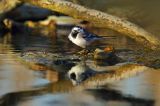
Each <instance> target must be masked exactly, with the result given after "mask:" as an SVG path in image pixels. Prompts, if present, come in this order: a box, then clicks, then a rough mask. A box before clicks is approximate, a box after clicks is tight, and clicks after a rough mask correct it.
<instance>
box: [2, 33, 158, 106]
mask: <svg viewBox="0 0 160 106" xmlns="http://www.w3.org/2000/svg"><path fill="white" fill-rule="evenodd" d="M99 32H100V33H105V32H101V31H99ZM22 34H23V35H24V36H23V37H22ZM42 39H43V40H42ZM121 39H124V40H125V41H126V42H128V41H130V40H129V39H126V38H121ZM114 40H116V41H117V42H116V43H113V45H114V46H115V47H116V48H117V49H119V50H121V51H126V50H127V49H129V48H133V47H134V46H136V44H135V43H134V42H133V43H130V45H128V43H127V45H126V42H123V43H122V42H119V43H118V41H119V39H110V40H108V42H110V43H111V42H112V41H114ZM53 41H55V42H56V43H55V42H53ZM120 41H121V40H120ZM62 43H63V44H64V43H65V44H67V45H71V46H72V43H69V42H68V41H67V40H66V37H65V36H64V37H62V38H61V37H60V38H58V40H53V39H49V38H47V37H43V36H34V35H27V34H24V33H21V34H16V35H14V37H13V35H11V34H9V33H8V34H6V35H5V36H4V37H2V38H1V42H0V48H1V49H0V73H1V74H0V83H1V86H0V89H1V90H0V95H1V103H2V105H3V106H4V105H5V106H27V105H29V106H51V105H56V106H64V105H68V106H71V105H73V106H75V105H77V106H88V105H89V106H105V105H111V106H119V105H121V106H130V105H138V106H152V105H156V106H158V105H159V102H158V101H159V96H158V95H159V93H160V92H159V87H160V85H159V84H158V82H159V80H160V78H159V77H158V75H159V71H158V70H154V69H151V68H148V67H145V66H141V65H136V64H126V63H124V64H120V65H118V66H105V65H104V66H100V65H96V64H95V63H94V61H92V60H87V61H85V62H84V61H75V64H72V65H59V63H58V64H57V63H56V65H55V66H52V68H49V67H46V66H43V65H41V64H28V63H27V64H25V63H24V62H21V59H22V58H19V56H20V55H22V53H33V54H36V56H37V58H38V55H40V54H41V53H42V55H44V54H47V53H50V54H57V53H58V54H61V55H62V56H64V55H68V56H70V57H69V58H71V57H73V56H72V55H73V52H68V51H70V50H71V51H74V50H76V48H77V47H76V46H73V48H72V49H70V48H69V47H65V48H64V49H60V48H59V47H60V45H61V44H62ZM103 44H104V43H103ZM117 44H118V45H117ZM102 46H104V45H102ZM127 52H128V53H129V52H130V51H127ZM38 53H39V54H38ZM43 53H44V54H43ZM47 55H48V56H50V55H49V54H47ZM32 56H33V57H32V58H35V57H34V55H32ZM44 57H45V56H44ZM28 58H30V57H29V55H28ZM46 58H47V57H46ZM35 59H36V58H35ZM40 60H41V59H40ZM42 61H43V60H42ZM69 61H71V60H69ZM31 62H32V61H31V60H30V61H29V63H31ZM48 64H50V63H48ZM65 64H66V63H65ZM125 64H126V65H125ZM112 70H116V71H112ZM71 73H74V74H75V76H76V78H75V79H69V76H70V74H71ZM97 73H98V74H97ZM13 98H14V99H13Z"/></svg>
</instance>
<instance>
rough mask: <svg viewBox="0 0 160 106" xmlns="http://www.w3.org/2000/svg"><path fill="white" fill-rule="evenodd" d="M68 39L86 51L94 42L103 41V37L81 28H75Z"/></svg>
mask: <svg viewBox="0 0 160 106" xmlns="http://www.w3.org/2000/svg"><path fill="white" fill-rule="evenodd" d="M68 38H69V40H70V41H72V42H73V43H74V44H76V45H77V46H80V47H81V48H84V49H86V48H87V47H88V46H89V45H90V44H92V43H93V42H94V41H97V40H100V39H102V37H100V36H97V35H95V34H93V33H90V32H88V31H87V30H85V29H84V28H82V27H80V26H75V27H73V28H72V30H71V33H70V34H69V36H68Z"/></svg>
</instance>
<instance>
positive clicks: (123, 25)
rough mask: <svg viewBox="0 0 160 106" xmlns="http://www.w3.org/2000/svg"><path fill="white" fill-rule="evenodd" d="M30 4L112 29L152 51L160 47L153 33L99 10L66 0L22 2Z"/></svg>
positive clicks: (31, 0)
mask: <svg viewBox="0 0 160 106" xmlns="http://www.w3.org/2000/svg"><path fill="white" fill-rule="evenodd" d="M20 1H23V2H28V3H30V4H33V5H36V6H40V7H44V8H47V9H50V10H54V11H57V12H61V13H64V14H66V15H69V16H72V17H74V18H78V19H83V20H86V21H89V22H91V23H92V24H94V25H96V26H101V27H106V28H110V29H112V30H115V31H118V32H120V33H123V34H125V35H126V36H129V37H130V38H133V39H135V40H136V41H137V42H139V43H141V44H143V45H144V46H145V47H148V48H150V49H157V48H159V47H160V42H159V40H158V39H156V38H155V37H154V35H152V34H151V33H149V32H147V31H145V30H144V29H143V28H141V27H139V26H137V25H135V24H133V23H131V22H128V21H126V20H123V19H120V18H118V17H116V16H113V15H110V14H107V13H103V12H100V11H97V10H93V9H88V8H85V7H83V6H80V5H77V4H74V3H71V2H68V1H64V0H20Z"/></svg>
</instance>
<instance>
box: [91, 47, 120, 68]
mask: <svg viewBox="0 0 160 106" xmlns="http://www.w3.org/2000/svg"><path fill="white" fill-rule="evenodd" d="M94 59H95V60H96V63H97V64H101V65H102V64H108V65H114V64H117V63H119V62H121V60H122V59H120V58H119V57H118V56H117V55H116V54H115V52H114V50H109V49H107V48H105V49H104V50H102V49H96V50H95V52H94Z"/></svg>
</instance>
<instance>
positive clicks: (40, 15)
mask: <svg viewBox="0 0 160 106" xmlns="http://www.w3.org/2000/svg"><path fill="white" fill-rule="evenodd" d="M50 15H56V16H59V15H60V13H58V12H53V11H50V10H47V9H44V8H39V7H35V6H32V5H29V4H24V5H21V6H19V7H17V8H15V9H13V10H12V11H10V12H8V13H7V14H6V18H9V19H12V20H15V21H26V20H32V21H37V20H42V19H45V18H47V17H48V16H50Z"/></svg>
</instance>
